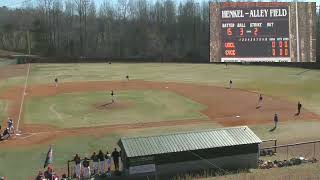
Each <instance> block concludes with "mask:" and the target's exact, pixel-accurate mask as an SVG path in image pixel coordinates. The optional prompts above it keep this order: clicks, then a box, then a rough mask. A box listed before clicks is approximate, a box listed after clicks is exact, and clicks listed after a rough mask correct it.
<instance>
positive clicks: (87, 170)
mask: <svg viewBox="0 0 320 180" xmlns="http://www.w3.org/2000/svg"><path fill="white" fill-rule="evenodd" d="M82 166H83V169H82V175H83V178H84V179H89V178H90V176H91V172H90V162H89V161H88V158H87V157H85V158H84V161H83V162H82Z"/></svg>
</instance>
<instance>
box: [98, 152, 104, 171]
mask: <svg viewBox="0 0 320 180" xmlns="http://www.w3.org/2000/svg"><path fill="white" fill-rule="evenodd" d="M98 158H99V161H100V162H99V174H100V175H102V174H104V154H103V152H102V151H101V150H100V151H99V153H98Z"/></svg>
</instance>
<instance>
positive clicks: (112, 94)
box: [111, 90, 115, 103]
mask: <svg viewBox="0 0 320 180" xmlns="http://www.w3.org/2000/svg"><path fill="white" fill-rule="evenodd" d="M114 96H115V94H114V92H113V90H112V91H111V100H112V103H114V99H115V98H114Z"/></svg>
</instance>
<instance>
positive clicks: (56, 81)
mask: <svg viewBox="0 0 320 180" xmlns="http://www.w3.org/2000/svg"><path fill="white" fill-rule="evenodd" d="M54 83H55V85H56V87H58V78H57V77H56V78H54Z"/></svg>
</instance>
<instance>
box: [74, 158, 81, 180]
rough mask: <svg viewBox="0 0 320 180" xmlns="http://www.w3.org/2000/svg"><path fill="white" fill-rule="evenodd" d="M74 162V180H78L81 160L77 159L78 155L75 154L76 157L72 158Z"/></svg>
mask: <svg viewBox="0 0 320 180" xmlns="http://www.w3.org/2000/svg"><path fill="white" fill-rule="evenodd" d="M73 160H74V162H75V167H74V169H75V174H76V178H77V179H80V175H81V159H80V157H79V155H78V154H76V156H75V157H74V158H73Z"/></svg>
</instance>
